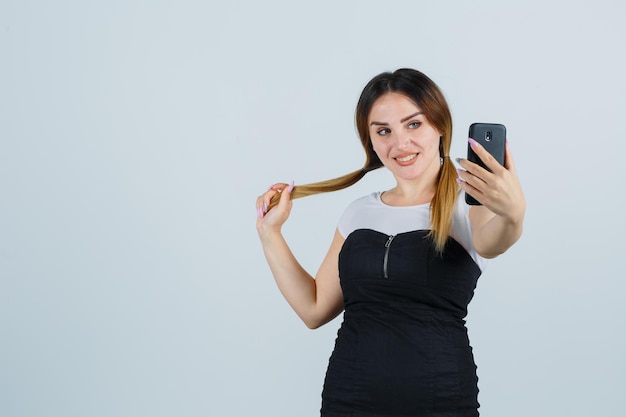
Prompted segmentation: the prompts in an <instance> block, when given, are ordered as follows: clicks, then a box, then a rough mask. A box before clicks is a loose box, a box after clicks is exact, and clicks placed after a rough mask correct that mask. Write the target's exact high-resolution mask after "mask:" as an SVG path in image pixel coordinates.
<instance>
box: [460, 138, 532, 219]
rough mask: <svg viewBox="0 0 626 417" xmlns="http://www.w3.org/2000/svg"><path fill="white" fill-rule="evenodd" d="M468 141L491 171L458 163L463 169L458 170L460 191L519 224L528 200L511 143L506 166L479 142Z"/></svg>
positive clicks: (467, 162)
mask: <svg viewBox="0 0 626 417" xmlns="http://www.w3.org/2000/svg"><path fill="white" fill-rule="evenodd" d="M469 142H470V146H471V147H472V150H473V151H474V152H475V153H476V155H478V157H479V158H480V159H481V161H483V163H484V164H485V166H487V167H488V168H489V169H490V170H491V172H489V171H488V170H486V169H484V168H482V167H481V166H480V165H478V164H475V163H473V162H470V161H468V160H467V159H461V160H459V164H460V165H461V167H462V168H463V170H459V178H460V179H461V180H462V181H460V182H459V184H460V186H461V188H462V189H463V191H465V192H466V193H468V194H469V195H470V196H472V197H474V198H475V199H476V200H477V201H478V202H480V203H481V204H482V205H483V206H484V207H486V208H487V209H489V210H490V211H491V212H493V213H494V214H496V215H498V216H502V217H505V218H508V219H510V220H512V221H519V220H520V219H522V218H523V217H524V212H525V210H526V201H525V198H524V193H523V191H522V186H521V184H520V181H519V178H518V176H517V171H516V169H515V161H514V160H513V155H512V154H511V151H510V149H509V144H508V142H507V143H506V149H505V158H504V161H505V163H504V166H502V165H500V164H499V163H498V161H496V159H495V158H494V157H493V156H492V155H491V154H490V153H489V152H487V150H486V149H485V148H484V147H483V146H482V145H480V144H479V143H478V142H476V141H475V140H473V139H470V141H469Z"/></svg>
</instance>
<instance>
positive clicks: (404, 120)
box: [400, 111, 422, 123]
mask: <svg viewBox="0 0 626 417" xmlns="http://www.w3.org/2000/svg"><path fill="white" fill-rule="evenodd" d="M420 114H422V112H421V111H418V112H415V113H413V114H412V115H410V116H407V117H405V118H404V119H402V120H400V123H404V122H406V121H407V120H409V119H412V118H414V117H415V116H419V115H420Z"/></svg>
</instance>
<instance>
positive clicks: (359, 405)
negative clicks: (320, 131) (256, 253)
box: [256, 69, 526, 417]
mask: <svg viewBox="0 0 626 417" xmlns="http://www.w3.org/2000/svg"><path fill="white" fill-rule="evenodd" d="M356 125H357V129H358V132H359V136H360V139H361V142H362V145H363V148H364V149H365V152H366V155H367V157H366V163H365V165H364V167H363V168H362V169H361V170H359V171H355V172H353V173H351V174H348V175H346V176H344V177H341V178H337V179H334V180H329V181H325V182H321V183H315V184H310V185H306V186H298V187H294V185H293V183H292V184H284V183H279V184H275V185H273V186H272V187H271V188H270V189H269V190H268V191H266V192H265V193H264V194H263V195H261V196H259V197H258V198H257V201H256V207H257V212H258V218H257V223H256V227H257V231H258V234H259V238H260V240H261V243H262V246H263V250H264V253H265V257H266V258H267V262H268V264H269V266H270V269H271V271H272V273H273V275H274V278H275V280H276V283H277V284H278V287H279V289H280V291H281V292H282V294H283V296H284V297H285V299H286V300H287V301H288V302H289V304H290V305H291V307H292V308H293V309H294V310H295V312H296V313H297V314H298V316H300V318H301V319H302V320H303V321H304V323H305V324H306V325H307V326H308V327H310V328H317V327H319V326H321V325H323V324H325V323H327V322H329V321H330V320H332V319H333V318H334V317H336V316H337V315H338V314H340V313H341V312H342V311H344V320H343V323H342V325H341V328H340V329H339V332H338V337H337V340H336V342H335V349H334V351H333V353H332V355H331V358H330V361H329V365H328V370H327V373H326V379H325V382H324V389H323V392H322V409H321V415H322V416H327V417H330V416H333V417H334V416H363V417H365V416H367V417H374V416H477V415H478V406H479V404H478V401H477V394H478V387H477V377H476V365H475V363H474V359H473V356H472V348H471V347H470V344H469V340H468V337H467V329H466V327H465V321H464V317H465V316H466V314H467V305H468V304H469V302H470V300H471V299H472V296H473V293H474V289H475V287H476V281H477V279H478V277H479V276H480V274H481V271H482V269H483V268H484V265H485V262H486V258H493V257H495V256H498V255H500V254H502V253H504V252H505V251H506V250H507V249H508V248H509V247H510V246H511V245H513V244H514V243H515V242H516V241H517V240H518V238H519V237H520V235H521V233H522V222H523V218H524V212H525V206H526V204H525V200H524V195H523V192H522V189H521V186H520V183H519V180H518V177H517V174H516V171H515V167H514V163H513V157H512V156H511V153H510V152H509V150H508V147H507V150H506V163H505V166H501V165H500V164H498V162H496V161H495V160H494V158H493V157H491V155H489V154H488V153H487V152H486V151H485V150H484V149H483V148H482V147H481V146H480V145H479V144H478V143H476V142H475V141H474V140H473V139H471V138H470V139H469V141H470V145H471V146H472V149H473V150H474V151H475V152H476V154H477V155H478V156H479V157H480V158H481V160H482V161H483V162H484V163H485V164H486V166H487V167H488V168H489V169H490V170H491V172H490V171H488V170H485V169H483V168H481V167H480V166H478V165H476V164H473V163H471V162H470V161H467V160H465V159H461V160H459V165H460V166H461V168H462V169H458V170H457V169H456V168H455V166H454V164H453V163H452V161H450V157H449V154H448V152H449V150H450V143H451V138H452V117H451V115H450V110H449V108H448V105H447V103H446V101H445V98H444V96H443V94H442V93H441V91H440V90H439V88H438V87H437V85H436V84H435V83H434V82H433V81H432V80H430V79H429V78H428V77H427V76H426V75H424V74H422V73H421V72H419V71H416V70H412V69H400V70H397V71H395V72H393V73H383V74H380V75H378V76H376V77H374V78H373V79H372V80H371V81H370V82H369V83H368V84H367V85H366V86H365V88H364V90H363V92H362V94H361V97H360V99H359V102H358V105H357V109H356ZM382 166H384V167H385V168H387V169H388V170H389V171H390V172H391V173H392V174H393V176H394V178H395V180H396V185H395V187H393V188H391V189H389V190H387V191H383V192H375V193H372V194H370V195H368V196H365V197H362V198H360V199H358V200H356V201H354V202H353V203H352V204H350V205H349V206H348V208H347V209H346V211H345V212H344V214H343V215H342V216H341V218H340V220H339V223H338V227H337V230H336V232H335V236H334V238H333V241H332V243H331V245H330V248H329V250H328V254H327V255H326V257H325V259H324V260H323V262H322V264H321V266H320V268H319V271H318V272H317V274H316V276H315V277H312V276H311V275H310V274H309V273H307V272H306V271H305V270H304V269H303V268H302V266H301V265H300V264H299V263H298V261H297V260H296V258H295V257H294V256H293V254H292V252H291V250H290V249H289V246H288V244H287V242H286V241H285V239H284V238H283V236H282V234H281V226H282V225H283V224H284V223H285V221H286V220H287V218H288V217H289V213H290V210H291V207H292V202H291V199H293V198H297V197H302V196H305V195H310V194H315V193H319V192H325V191H334V190H338V189H341V188H345V187H347V186H349V185H352V184H354V183H355V182H356V181H358V180H359V179H361V178H362V177H363V176H364V175H365V174H366V173H367V172H369V171H371V170H373V169H377V168H380V167H382ZM461 191H464V192H466V193H468V194H469V195H471V196H472V197H474V198H475V199H476V200H478V201H479V202H480V203H482V205H481V206H468V205H467V204H466V203H465V201H464V198H463V196H462V193H461Z"/></svg>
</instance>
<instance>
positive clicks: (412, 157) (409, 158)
mask: <svg viewBox="0 0 626 417" xmlns="http://www.w3.org/2000/svg"><path fill="white" fill-rule="evenodd" d="M416 157H417V154H416V153H412V154H410V155H406V156H403V157H396V158H394V159H395V160H396V161H398V162H409V161H410V160H411V159H414V158H416Z"/></svg>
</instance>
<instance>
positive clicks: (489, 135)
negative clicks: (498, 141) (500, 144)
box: [485, 130, 491, 142]
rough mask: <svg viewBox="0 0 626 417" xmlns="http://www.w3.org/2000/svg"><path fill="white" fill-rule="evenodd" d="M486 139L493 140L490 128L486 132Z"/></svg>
mask: <svg viewBox="0 0 626 417" xmlns="http://www.w3.org/2000/svg"><path fill="white" fill-rule="evenodd" d="M485 140H486V141H487V142H490V141H491V131H489V130H488V131H487V133H485Z"/></svg>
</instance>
